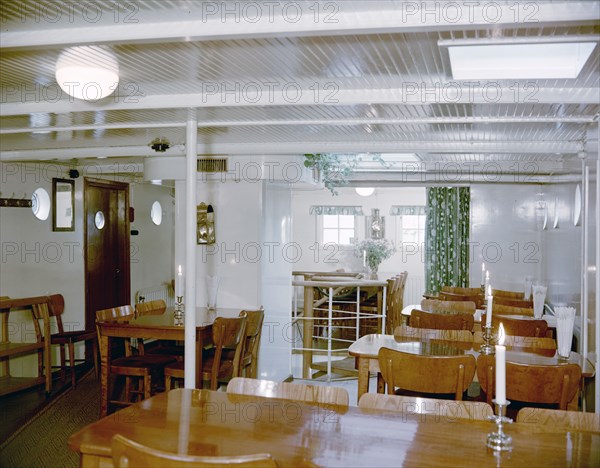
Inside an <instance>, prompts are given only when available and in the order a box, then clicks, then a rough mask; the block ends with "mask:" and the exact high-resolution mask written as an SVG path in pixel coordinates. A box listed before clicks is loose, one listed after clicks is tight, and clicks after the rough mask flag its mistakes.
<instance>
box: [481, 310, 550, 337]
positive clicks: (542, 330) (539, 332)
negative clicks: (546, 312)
mask: <svg viewBox="0 0 600 468" xmlns="http://www.w3.org/2000/svg"><path fill="white" fill-rule="evenodd" d="M481 323H486V314H483V316H482V317H481ZM500 324H502V326H503V327H504V332H505V333H506V334H507V335H512V336H531V337H535V338H544V337H546V336H547V333H548V324H547V323H546V321H545V320H521V319H517V318H510V316H504V315H494V314H492V326H493V327H494V328H498V327H499V326H500Z"/></svg>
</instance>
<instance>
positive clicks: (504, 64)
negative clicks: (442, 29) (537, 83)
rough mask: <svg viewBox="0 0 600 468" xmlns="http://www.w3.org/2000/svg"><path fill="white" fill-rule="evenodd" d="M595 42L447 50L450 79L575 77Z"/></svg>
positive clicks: (464, 47)
mask: <svg viewBox="0 0 600 468" xmlns="http://www.w3.org/2000/svg"><path fill="white" fill-rule="evenodd" d="M594 47H596V44H595V43H590V42H574V43H567V44H510V45H480V46H454V47H448V52H449V54H450V64H451V65H452V77H453V78H454V79H455V80H473V79H482V80H487V79H499V80H502V79H531V80H537V79H565V78H577V75H579V72H580V71H581V69H582V68H583V65H584V64H585V62H586V61H587V59H588V58H589V56H590V55H591V53H592V51H593V50H594Z"/></svg>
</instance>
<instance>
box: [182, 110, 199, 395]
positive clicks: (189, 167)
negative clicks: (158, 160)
mask: <svg viewBox="0 0 600 468" xmlns="http://www.w3.org/2000/svg"><path fill="white" fill-rule="evenodd" d="M197 147H198V116H197V114H196V109H188V119H187V125H186V135H185V148H186V155H185V157H186V159H185V161H186V164H185V166H186V170H185V199H186V202H185V259H186V262H185V356H184V363H185V381H184V384H185V388H195V387H196V184H197V178H196V171H197V163H196V158H197V156H196V153H197Z"/></svg>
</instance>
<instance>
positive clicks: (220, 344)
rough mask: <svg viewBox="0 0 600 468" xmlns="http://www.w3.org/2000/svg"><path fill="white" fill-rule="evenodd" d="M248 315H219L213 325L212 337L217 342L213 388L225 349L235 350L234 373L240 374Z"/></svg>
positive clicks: (213, 367) (212, 379)
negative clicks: (226, 316)
mask: <svg viewBox="0 0 600 468" xmlns="http://www.w3.org/2000/svg"><path fill="white" fill-rule="evenodd" d="M247 318H248V316H247V315H246V313H244V312H242V313H240V316H239V317H235V318H223V317H217V318H216V319H215V321H214V323H213V326H212V338H213V343H214V344H215V355H214V365H213V366H212V377H211V385H212V386H211V388H216V382H217V375H218V373H219V366H220V362H221V357H222V355H223V350H224V349H232V350H235V352H234V356H233V375H234V376H236V375H239V371H240V363H241V360H242V353H243V351H244V343H245V338H246V325H247Z"/></svg>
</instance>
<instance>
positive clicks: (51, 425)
mask: <svg viewBox="0 0 600 468" xmlns="http://www.w3.org/2000/svg"><path fill="white" fill-rule="evenodd" d="M99 414H100V383H99V382H98V381H97V380H96V379H95V378H94V374H93V372H90V373H88V374H87V375H86V376H85V377H84V378H82V379H81V380H80V381H79V382H78V384H77V387H76V388H75V389H70V390H68V391H66V392H65V393H63V394H62V395H61V396H60V397H59V398H57V399H56V400H55V401H53V402H52V403H51V404H50V405H49V406H47V407H46V408H45V409H44V410H43V411H42V412H41V413H39V414H38V415H37V416H36V417H34V418H33V419H32V420H31V421H29V422H28V423H27V424H26V425H24V426H23V427H22V428H21V429H20V430H19V431H18V432H17V433H15V434H14V435H13V436H12V437H11V438H9V439H8V440H7V441H6V442H4V443H3V444H2V446H0V466H2V467H7V468H8V467H10V468H12V467H15V468H17V467H19V468H20V467H77V466H79V456H78V455H77V454H76V453H75V452H73V451H71V450H70V449H69V448H68V446H67V441H68V439H69V437H70V436H71V434H73V433H74V432H77V431H78V430H79V429H81V428H83V427H84V426H87V425H88V424H90V423H92V422H94V421H97V420H98V415H99Z"/></svg>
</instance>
